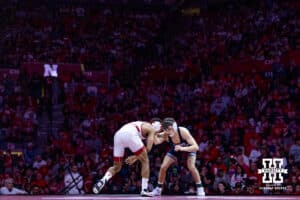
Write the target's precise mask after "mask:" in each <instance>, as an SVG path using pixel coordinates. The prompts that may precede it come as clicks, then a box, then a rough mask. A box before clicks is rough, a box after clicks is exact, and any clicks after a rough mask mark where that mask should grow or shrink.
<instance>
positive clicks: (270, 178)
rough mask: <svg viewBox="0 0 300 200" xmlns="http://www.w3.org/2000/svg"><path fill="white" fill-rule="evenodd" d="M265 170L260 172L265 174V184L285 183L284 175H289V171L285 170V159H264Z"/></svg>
mask: <svg viewBox="0 0 300 200" xmlns="http://www.w3.org/2000/svg"><path fill="white" fill-rule="evenodd" d="M262 161H263V163H262V164H263V168H262V169H259V170H258V173H259V174H263V180H262V182H263V183H283V176H282V174H287V173H288V170H287V169H284V168H283V159H281V158H273V159H272V158H264V159H263V160H262Z"/></svg>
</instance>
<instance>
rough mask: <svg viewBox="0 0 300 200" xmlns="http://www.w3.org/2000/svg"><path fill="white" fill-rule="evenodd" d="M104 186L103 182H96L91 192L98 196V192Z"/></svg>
mask: <svg viewBox="0 0 300 200" xmlns="http://www.w3.org/2000/svg"><path fill="white" fill-rule="evenodd" d="M104 185H105V181H104V180H102V179H101V180H100V181H98V182H97V183H96V184H95V185H94V187H93V192H94V193H95V194H99V192H100V191H101V190H102V188H103V187H104Z"/></svg>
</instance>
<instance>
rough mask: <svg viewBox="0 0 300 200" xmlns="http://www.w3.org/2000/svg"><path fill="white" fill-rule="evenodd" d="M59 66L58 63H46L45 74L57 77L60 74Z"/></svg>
mask: <svg viewBox="0 0 300 200" xmlns="http://www.w3.org/2000/svg"><path fill="white" fill-rule="evenodd" d="M57 68H58V65H57V64H53V65H49V64H44V76H45V77H47V76H53V77H57V76H58V73H57Z"/></svg>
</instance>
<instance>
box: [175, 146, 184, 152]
mask: <svg viewBox="0 0 300 200" xmlns="http://www.w3.org/2000/svg"><path fill="white" fill-rule="evenodd" d="M182 148H183V147H182V146H181V145H176V146H175V151H182Z"/></svg>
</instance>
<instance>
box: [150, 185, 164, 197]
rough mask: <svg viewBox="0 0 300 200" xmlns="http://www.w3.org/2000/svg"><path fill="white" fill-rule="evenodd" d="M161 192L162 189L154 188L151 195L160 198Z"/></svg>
mask: <svg viewBox="0 0 300 200" xmlns="http://www.w3.org/2000/svg"><path fill="white" fill-rule="evenodd" d="M161 192H162V188H159V187H156V188H154V190H153V191H152V195H153V196H161Z"/></svg>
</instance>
